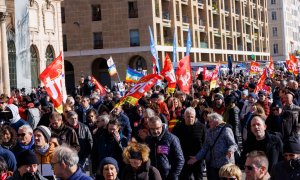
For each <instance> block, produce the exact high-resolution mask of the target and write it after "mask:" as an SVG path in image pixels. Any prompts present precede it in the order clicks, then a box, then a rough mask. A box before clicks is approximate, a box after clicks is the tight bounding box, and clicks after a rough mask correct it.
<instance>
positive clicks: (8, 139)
mask: <svg viewBox="0 0 300 180" xmlns="http://www.w3.org/2000/svg"><path fill="white" fill-rule="evenodd" d="M0 130H1V132H0V135H1V136H2V138H1V139H2V144H1V145H2V147H4V148H6V149H9V150H12V149H13V147H15V145H16V144H17V140H18V136H17V132H16V131H15V129H13V128H12V127H11V126H9V125H4V126H2V127H1V128H0Z"/></svg>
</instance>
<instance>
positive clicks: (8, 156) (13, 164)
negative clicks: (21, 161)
mask: <svg viewBox="0 0 300 180" xmlns="http://www.w3.org/2000/svg"><path fill="white" fill-rule="evenodd" d="M0 156H2V157H3V158H4V159H5V161H6V164H7V168H8V171H12V172H13V171H15V170H16V169H17V161H16V157H15V155H14V154H13V153H12V152H11V151H10V150H8V149H5V148H3V147H2V146H0Z"/></svg>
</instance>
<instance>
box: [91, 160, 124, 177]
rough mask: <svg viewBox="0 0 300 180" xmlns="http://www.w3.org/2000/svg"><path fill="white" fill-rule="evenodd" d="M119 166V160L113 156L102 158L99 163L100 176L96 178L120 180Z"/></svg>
mask: <svg viewBox="0 0 300 180" xmlns="http://www.w3.org/2000/svg"><path fill="white" fill-rule="evenodd" d="M118 173H119V166H118V162H117V161H116V160H115V159H114V158H112V157H106V158H104V159H102V161H101V162H100V165H99V174H100V176H97V177H96V180H100V179H104V180H118V179H119V178H118Z"/></svg>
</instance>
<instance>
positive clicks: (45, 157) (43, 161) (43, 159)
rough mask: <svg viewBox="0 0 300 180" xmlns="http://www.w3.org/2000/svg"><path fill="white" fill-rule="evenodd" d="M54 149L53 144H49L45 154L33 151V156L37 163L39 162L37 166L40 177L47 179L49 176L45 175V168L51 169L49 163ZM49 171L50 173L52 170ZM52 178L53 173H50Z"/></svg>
mask: <svg viewBox="0 0 300 180" xmlns="http://www.w3.org/2000/svg"><path fill="white" fill-rule="evenodd" d="M54 149H55V146H54V144H53V143H50V144H49V148H48V150H47V151H46V153H45V154H41V153H39V152H38V151H36V150H35V151H34V153H35V156H36V157H37V159H38V162H39V165H38V167H39V171H40V173H41V175H43V176H47V178H48V176H49V174H48V173H47V174H46V172H45V169H46V168H47V166H48V167H51V164H50V163H51V158H52V156H53V153H54ZM51 171H52V169H51ZM52 177H53V171H52ZM49 178H51V177H49Z"/></svg>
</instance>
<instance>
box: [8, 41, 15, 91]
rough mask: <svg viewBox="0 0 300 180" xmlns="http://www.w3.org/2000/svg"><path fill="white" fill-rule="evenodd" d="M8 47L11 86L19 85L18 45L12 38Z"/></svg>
mask: <svg viewBox="0 0 300 180" xmlns="http://www.w3.org/2000/svg"><path fill="white" fill-rule="evenodd" d="M7 49H8V63H9V79H10V87H11V88H16V87H17V67H16V66H17V64H16V46H15V42H14V41H12V40H10V41H9V42H8V43H7Z"/></svg>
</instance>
